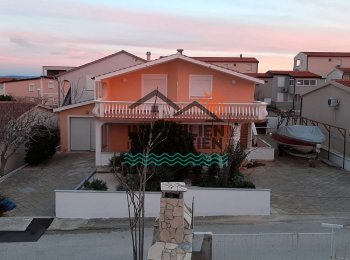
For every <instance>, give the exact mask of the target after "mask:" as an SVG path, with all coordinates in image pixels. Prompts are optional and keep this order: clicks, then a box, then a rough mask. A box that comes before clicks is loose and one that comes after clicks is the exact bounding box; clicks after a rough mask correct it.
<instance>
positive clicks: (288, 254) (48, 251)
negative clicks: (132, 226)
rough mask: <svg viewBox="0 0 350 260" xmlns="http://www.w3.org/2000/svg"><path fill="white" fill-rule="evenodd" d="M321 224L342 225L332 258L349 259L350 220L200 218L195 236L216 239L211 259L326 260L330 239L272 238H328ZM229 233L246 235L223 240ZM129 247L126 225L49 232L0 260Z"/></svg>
mask: <svg viewBox="0 0 350 260" xmlns="http://www.w3.org/2000/svg"><path fill="white" fill-rule="evenodd" d="M321 223H337V224H343V225H344V226H345V228H344V229H342V230H340V231H338V232H337V233H336V236H335V238H336V243H335V244H336V252H337V256H343V255H344V252H346V253H347V254H348V253H349V252H348V251H349V247H348V245H349V237H350V232H349V231H350V230H349V229H347V228H346V226H348V225H349V224H350V218H349V217H347V216H343V217H336V218H335V217H322V216H288V217H283V218H266V217H265V218H264V217H262V218H259V217H254V218H243V217H242V218H233V219H230V218H227V219H202V220H199V221H197V225H196V226H195V231H212V232H213V233H214V234H216V235H214V239H213V245H214V255H215V256H216V258H214V259H220V260H221V259H239V260H245V259H270V260H271V259H278V260H283V259H302V260H304V259H305V260H308V259H317V260H321V259H330V258H329V256H330V254H331V239H332V237H331V236H330V235H329V234H323V235H311V234H305V235H299V236H296V235H294V234H286V235H280V234H276V233H298V232H301V233H329V232H330V231H331V230H330V229H327V228H324V227H322V226H321ZM152 232H153V230H152V226H151V225H150V224H148V227H147V228H146V245H145V248H146V250H147V248H148V247H149V246H150V243H151V241H152ZM233 233H234V234H246V235H239V236H237V235H234V236H232V235H229V236H227V235H224V234H233ZM259 233H275V234H273V235H271V234H270V235H261V234H260V235H259ZM218 234H220V235H218ZM249 234H250V235H249ZM252 234H258V235H252ZM130 245H131V243H130V235H129V232H128V231H127V230H126V229H125V226H124V227H123V228H121V229H119V230H118V229H115V230H90V231H70V232H68V231H54V232H53V231H51V232H48V233H46V234H45V235H43V236H42V237H41V238H40V240H39V241H38V242H28V243H1V244H0V259H1V260H21V259H24V260H32V259H40V260H41V259H45V260H46V259H47V260H51V259H59V260H61V259H62V260H65V259H69V260H75V259H84V260H85V259H98V260H104V259H106V260H109V259H131V246H130ZM296 248H298V250H296ZM348 258H349V256H348ZM348 258H347V259H348Z"/></svg>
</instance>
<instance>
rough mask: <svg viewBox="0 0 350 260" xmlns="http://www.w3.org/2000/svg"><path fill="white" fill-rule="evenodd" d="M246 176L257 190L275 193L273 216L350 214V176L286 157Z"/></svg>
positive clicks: (247, 171)
mask: <svg viewBox="0 0 350 260" xmlns="http://www.w3.org/2000/svg"><path fill="white" fill-rule="evenodd" d="M275 159H276V160H275V161H273V162H264V163H265V166H261V167H256V168H251V169H247V170H245V171H244V172H245V173H246V174H247V175H248V176H249V177H250V178H251V179H252V181H253V182H254V183H255V185H256V186H257V188H268V189H271V209H272V213H279V214H305V213H309V214H325V213H328V214H329V213H348V212H350V172H347V171H345V170H343V169H340V168H337V167H330V166H327V165H326V164H324V163H322V162H317V164H316V167H315V168H311V167H310V166H309V163H308V160H307V159H304V158H298V157H292V156H289V155H285V156H282V157H277V156H276V158H275Z"/></svg>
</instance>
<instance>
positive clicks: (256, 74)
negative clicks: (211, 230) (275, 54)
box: [245, 73, 273, 79]
mask: <svg viewBox="0 0 350 260" xmlns="http://www.w3.org/2000/svg"><path fill="white" fill-rule="evenodd" d="M245 74H246V75H248V76H251V77H254V78H259V79H266V78H272V77H273V76H272V75H271V74H267V73H245Z"/></svg>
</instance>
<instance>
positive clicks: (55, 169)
mask: <svg viewBox="0 0 350 260" xmlns="http://www.w3.org/2000/svg"><path fill="white" fill-rule="evenodd" d="M94 165H95V159H94V153H58V154H56V155H55V156H54V157H53V158H52V159H51V160H50V161H49V162H48V163H46V164H43V165H40V166H37V167H25V168H24V169H22V170H20V171H19V172H17V173H16V174H15V175H13V176H11V177H9V178H8V179H6V180H5V181H3V182H2V183H0V193H1V194H3V195H5V196H8V197H10V198H11V199H12V200H14V201H15V202H16V204H17V208H16V209H14V210H13V211H10V212H8V213H6V214H5V215H7V216H54V215H55V193H54V190H56V189H73V188H75V187H76V186H77V185H78V184H79V183H80V182H81V181H82V180H83V179H84V178H85V177H86V176H88V175H89V174H91V172H92V171H93V169H94Z"/></svg>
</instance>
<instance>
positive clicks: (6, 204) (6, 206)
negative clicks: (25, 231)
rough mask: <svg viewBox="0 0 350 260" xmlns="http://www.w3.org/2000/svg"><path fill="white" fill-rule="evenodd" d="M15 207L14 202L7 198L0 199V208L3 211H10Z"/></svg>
mask: <svg viewBox="0 0 350 260" xmlns="http://www.w3.org/2000/svg"><path fill="white" fill-rule="evenodd" d="M14 208H16V204H15V203H14V202H13V201H12V200H10V199H9V198H4V199H3V200H1V201H0V210H1V211H3V212H6V211H10V210H13V209H14Z"/></svg>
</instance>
